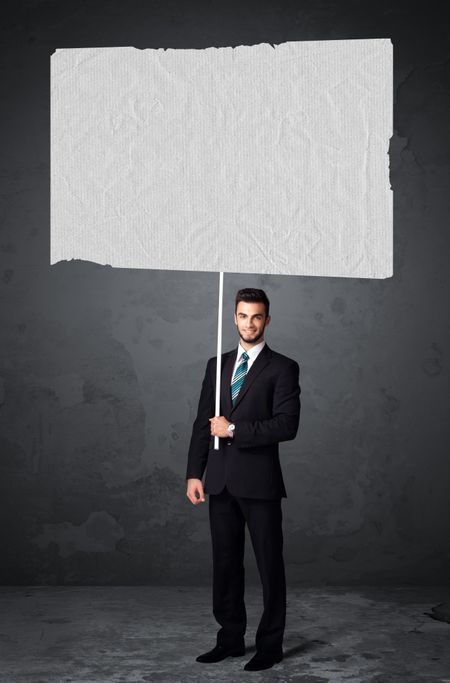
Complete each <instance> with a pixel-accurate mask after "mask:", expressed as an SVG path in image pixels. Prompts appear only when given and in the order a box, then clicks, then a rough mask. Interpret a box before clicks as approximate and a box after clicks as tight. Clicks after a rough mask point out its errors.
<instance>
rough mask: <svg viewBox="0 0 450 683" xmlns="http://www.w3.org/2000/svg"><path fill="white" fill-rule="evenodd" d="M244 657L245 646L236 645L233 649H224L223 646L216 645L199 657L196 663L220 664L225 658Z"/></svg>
mask: <svg viewBox="0 0 450 683" xmlns="http://www.w3.org/2000/svg"><path fill="white" fill-rule="evenodd" d="M243 655H245V645H238V646H235V647H233V648H229V647H225V646H224V645H216V647H213V649H212V650H209V652H205V653H204V654H203V655H199V656H198V657H197V658H196V660H195V661H196V662H208V663H209V662H221V661H222V659H226V658H227V657H242V656H243Z"/></svg>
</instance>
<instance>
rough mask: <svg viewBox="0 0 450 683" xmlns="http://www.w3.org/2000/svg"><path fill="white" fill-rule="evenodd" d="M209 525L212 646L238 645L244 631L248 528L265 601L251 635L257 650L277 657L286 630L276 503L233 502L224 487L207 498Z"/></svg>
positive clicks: (283, 578) (283, 573) (284, 590)
mask: <svg viewBox="0 0 450 683" xmlns="http://www.w3.org/2000/svg"><path fill="white" fill-rule="evenodd" d="M209 520H210V527H211V539H212V550H213V614H214V617H215V619H216V621H217V622H218V624H219V625H220V627H221V628H220V630H219V631H218V633H217V644H218V645H225V646H234V645H239V644H241V643H242V641H243V638H244V634H245V631H246V628H247V613H246V609H245V603H244V590H245V569H244V547H245V524H246V523H247V525H248V529H249V532H250V538H251V541H252V545H253V550H254V552H255V557H256V563H257V566H258V570H259V575H260V578H261V583H262V588H263V601H264V611H263V614H262V616H261V620H260V622H259V626H258V629H257V632H256V638H255V642H256V649H257V651H258V652H267V653H274V654H279V653H281V651H282V642H283V635H284V629H285V624H286V578H285V570H284V560H283V531H282V510H281V498H278V499H276V500H262V499H256V498H237V497H236V498H235V497H234V496H233V495H232V494H231V493H230V492H229V491H228V489H227V487H225V488H224V489H223V490H222V492H221V493H219V494H216V495H212V494H210V495H209Z"/></svg>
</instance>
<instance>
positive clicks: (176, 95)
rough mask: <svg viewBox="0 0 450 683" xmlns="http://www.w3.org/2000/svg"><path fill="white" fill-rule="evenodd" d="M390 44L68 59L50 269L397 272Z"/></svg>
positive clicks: (89, 54)
mask: <svg viewBox="0 0 450 683" xmlns="http://www.w3.org/2000/svg"><path fill="white" fill-rule="evenodd" d="M392 91H393V83H392V43H391V41H390V39H385V38H383V39H367V40H332V41H308V42H287V43H283V44H281V45H276V46H275V47H272V45H269V44H265V43H264V44H259V45H253V46H244V45H241V46H239V47H235V48H231V47H224V48H215V47H211V48H207V49H188V50H184V49H166V50H165V49H162V48H161V49H145V50H139V49H136V48H133V47H111V48H75V49H72V48H71V49H58V50H56V52H55V53H54V54H53V55H52V57H51V263H52V264H53V263H56V262H58V261H61V260H68V259H83V260H87V261H94V262H96V263H100V264H110V265H111V266H115V267H122V268H155V269H170V270H196V271H199V270H200V271H216V272H219V271H224V272H233V273H260V274H264V273H270V274H288V275H318V276H342V277H358V278H385V277H390V276H391V275H392V263H393V248H392V242H393V239H392V238H393V235H392V190H391V189H390V185H389V156H388V149H389V139H390V137H391V135H392V106H393V94H392Z"/></svg>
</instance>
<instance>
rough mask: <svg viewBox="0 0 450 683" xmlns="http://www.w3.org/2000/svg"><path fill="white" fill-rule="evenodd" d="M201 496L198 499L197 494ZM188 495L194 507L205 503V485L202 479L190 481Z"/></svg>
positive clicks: (188, 481)
mask: <svg viewBox="0 0 450 683" xmlns="http://www.w3.org/2000/svg"><path fill="white" fill-rule="evenodd" d="M197 492H198V494H199V496H198V498H197V496H196V494H197ZM186 495H187V497H188V498H189V500H190V501H191V503H192V504H193V505H198V504H199V503H204V502H205V494H204V492H203V484H202V480H201V479H188V480H187V491H186Z"/></svg>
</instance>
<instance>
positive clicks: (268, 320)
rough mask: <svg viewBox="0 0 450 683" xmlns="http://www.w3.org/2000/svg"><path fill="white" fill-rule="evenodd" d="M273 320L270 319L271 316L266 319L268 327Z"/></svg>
mask: <svg viewBox="0 0 450 683" xmlns="http://www.w3.org/2000/svg"><path fill="white" fill-rule="evenodd" d="M271 319H272V318H271V317H270V315H268V316H267V318H266V325H268V324H269V323H270V321H271Z"/></svg>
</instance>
